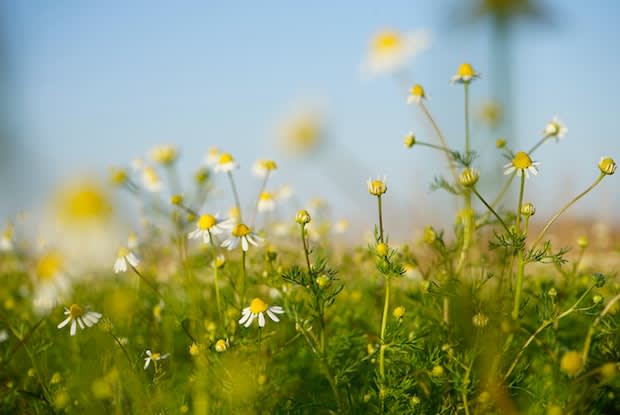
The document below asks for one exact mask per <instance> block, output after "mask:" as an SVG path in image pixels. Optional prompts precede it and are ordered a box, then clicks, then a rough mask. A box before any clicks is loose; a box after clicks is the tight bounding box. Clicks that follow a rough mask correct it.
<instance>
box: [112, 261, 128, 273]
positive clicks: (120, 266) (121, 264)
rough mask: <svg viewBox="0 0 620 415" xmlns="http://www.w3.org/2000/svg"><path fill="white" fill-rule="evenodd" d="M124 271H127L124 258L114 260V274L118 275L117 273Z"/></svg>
mask: <svg viewBox="0 0 620 415" xmlns="http://www.w3.org/2000/svg"><path fill="white" fill-rule="evenodd" d="M125 271H127V264H126V263H125V258H124V257H120V258H116V261H115V262H114V273H115V274H118V273H119V272H125Z"/></svg>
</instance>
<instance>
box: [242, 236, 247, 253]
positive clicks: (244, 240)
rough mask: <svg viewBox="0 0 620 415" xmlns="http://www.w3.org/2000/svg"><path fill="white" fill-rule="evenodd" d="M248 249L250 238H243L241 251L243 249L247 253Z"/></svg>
mask: <svg viewBox="0 0 620 415" xmlns="http://www.w3.org/2000/svg"><path fill="white" fill-rule="evenodd" d="M248 248H249V246H248V238H247V237H243V238H241V249H243V250H244V251H247V250H248Z"/></svg>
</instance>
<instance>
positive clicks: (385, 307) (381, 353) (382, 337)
mask: <svg viewBox="0 0 620 415" xmlns="http://www.w3.org/2000/svg"><path fill="white" fill-rule="evenodd" d="M389 307H390V279H389V278H385V299H384V302H383V317H382V319H381V334H380V341H381V347H380V348H379V375H380V376H381V380H382V381H385V349H386V347H387V345H386V344H385V328H386V327H387V316H388V312H389Z"/></svg>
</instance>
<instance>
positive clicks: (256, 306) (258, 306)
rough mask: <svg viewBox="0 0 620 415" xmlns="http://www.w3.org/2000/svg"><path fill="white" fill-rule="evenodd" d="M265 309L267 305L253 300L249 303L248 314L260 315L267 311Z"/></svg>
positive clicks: (261, 301)
mask: <svg viewBox="0 0 620 415" xmlns="http://www.w3.org/2000/svg"><path fill="white" fill-rule="evenodd" d="M267 307H268V306H267V303H265V302H264V301H263V300H261V299H260V298H255V299H253V300H252V302H251V303H250V312H251V313H252V314H258V313H262V312H263V311H265V310H267Z"/></svg>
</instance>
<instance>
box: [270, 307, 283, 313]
mask: <svg viewBox="0 0 620 415" xmlns="http://www.w3.org/2000/svg"><path fill="white" fill-rule="evenodd" d="M269 309H270V310H271V311H273V312H274V313H278V314H284V309H283V308H282V307H280V306H279V305H274V306H271V307H269Z"/></svg>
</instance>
